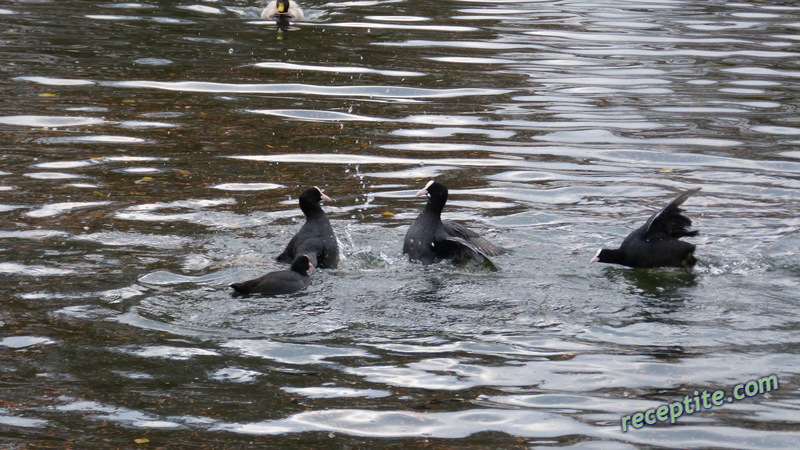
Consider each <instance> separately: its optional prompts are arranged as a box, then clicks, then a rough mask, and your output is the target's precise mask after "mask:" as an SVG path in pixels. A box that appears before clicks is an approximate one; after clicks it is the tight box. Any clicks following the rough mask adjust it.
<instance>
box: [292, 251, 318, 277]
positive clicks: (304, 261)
mask: <svg viewBox="0 0 800 450" xmlns="http://www.w3.org/2000/svg"><path fill="white" fill-rule="evenodd" d="M313 269H314V266H313V265H312V264H311V260H310V259H308V256H306V255H300V256H298V257H297V258H295V259H294V261H292V267H291V270H292V272H297V273H299V274H300V275H308V272H311V271H312V270H313Z"/></svg>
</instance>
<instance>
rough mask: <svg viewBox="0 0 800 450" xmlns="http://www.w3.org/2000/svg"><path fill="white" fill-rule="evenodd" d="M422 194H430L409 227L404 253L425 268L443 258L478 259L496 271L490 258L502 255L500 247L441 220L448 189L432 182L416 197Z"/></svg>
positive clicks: (460, 226)
mask: <svg viewBox="0 0 800 450" xmlns="http://www.w3.org/2000/svg"><path fill="white" fill-rule="evenodd" d="M423 195H428V204H427V205H425V209H424V210H423V211H422V213H421V214H420V215H419V216H418V217H417V218H416V219H414V222H412V223H411V226H410V227H409V228H408V232H406V238H405V241H404V242H403V254H407V255H408V257H409V258H410V259H411V260H412V261H419V262H421V263H422V264H425V265H428V264H431V263H435V262H439V261H441V260H443V259H453V260H455V261H457V262H459V261H465V260H475V261H477V262H480V263H484V264H487V265H489V266H491V267H492V268H493V269H497V267H496V266H495V265H494V263H493V262H492V260H491V259H489V256H494V255H499V254H500V253H501V250H500V248H498V247H496V246H495V245H493V244H492V243H491V242H489V241H487V240H486V239H484V238H482V237H480V236H479V235H478V233H476V232H474V231H472V230H470V229H468V228H467V227H465V226H463V225H461V224H458V223H455V222H451V221H449V220H447V221H442V209H444V205H445V203H447V187H445V185H443V184H441V183H437V182H436V181H433V180H431V181H430V182H428V184H427V185H425V187H424V188H423V189H422V190H420V191H419V192H417V195H416V197H422V196H423Z"/></svg>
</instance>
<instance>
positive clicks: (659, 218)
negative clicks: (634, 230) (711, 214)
mask: <svg viewBox="0 0 800 450" xmlns="http://www.w3.org/2000/svg"><path fill="white" fill-rule="evenodd" d="M699 190H700V189H699V188H698V189H692V190H689V191H686V192H684V193H683V194H681V195H679V196H678V197H677V198H676V199H675V200H673V201H671V202H670V203H669V204H668V205H667V206H665V207H664V208H662V209H661V211H658V212H657V213H655V214H653V215H652V216H650V218H649V219H647V222H646V223H645V224H644V226H643V227H642V230H643V234H644V236H645V237H646V238H649V237H671V238H680V237H683V236H695V235H697V231H690V230H689V227H691V226H692V220H691V219H689V218H688V217H686V216H684V215H683V214H681V213H682V212H683V210H682V209H681V208H680V207H681V205H682V204H683V202H685V201H686V199H687V198H689V197H690V196H692V195H693V194H695V193H696V192H697V191H699Z"/></svg>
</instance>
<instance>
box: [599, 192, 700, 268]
mask: <svg viewBox="0 0 800 450" xmlns="http://www.w3.org/2000/svg"><path fill="white" fill-rule="evenodd" d="M699 190H700V189H692V190H690V191H686V192H684V193H683V194H681V195H679V196H678V198H676V199H675V200H673V201H672V202H670V204H669V205H667V206H665V207H664V209H662V210H661V211H658V212H657V213H655V214H653V215H652V216H650V218H649V219H647V222H646V223H645V224H644V225H642V226H641V227H640V228H638V229H637V230H635V231H634V232H632V233H631V234H629V235H628V237H626V238H625V240H624V241H622V245H620V246H619V248H618V249H614V250H609V249H600V250H599V251H598V252H597V255H596V256H595V257H594V258H593V259H592V261H591V262H602V263H612V264H622V265H623V266H629V267H642V268H646V267H683V268H686V269H690V268H691V267H693V266H694V265H695V263H697V260H696V259H695V257H694V249H695V245H694V244H690V243H688V242H684V241H681V240H680V238H682V237H684V236H696V235H697V231H692V230H690V229H689V227H691V226H692V221H691V220H690V219H689V218H688V217H686V216H684V215H683V214H682V213H683V210H682V209H681V208H680V206H681V205H682V204H683V202H685V201H686V199H687V198H689V197H690V196H691V195H692V194H694V193H696V192H697V191H699Z"/></svg>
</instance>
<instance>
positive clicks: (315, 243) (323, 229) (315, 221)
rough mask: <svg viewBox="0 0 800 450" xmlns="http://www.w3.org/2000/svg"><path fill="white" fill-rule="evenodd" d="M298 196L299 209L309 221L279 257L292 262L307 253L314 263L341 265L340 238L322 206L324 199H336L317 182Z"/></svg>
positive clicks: (322, 267)
mask: <svg viewBox="0 0 800 450" xmlns="http://www.w3.org/2000/svg"><path fill="white" fill-rule="evenodd" d="M298 200H299V203H300V210H301V211H302V212H303V214H304V215H305V217H306V223H304V224H303V226H302V227H300V230H299V231H298V232H297V233H296V234H295V235H294V236H293V237H292V239H291V240H290V241H289V243H288V244H287V245H286V248H285V249H284V250H283V252H282V253H281V254H280V255H278V257H277V258H276V260H277V261H278V262H284V263H291V262H293V261H294V259H295V258H297V256H299V255H307V256H308V258H309V259H310V260H311V264H312V265H313V266H314V267H317V268H320V269H335V268H336V267H337V266H338V265H339V242H338V241H337V240H336V234H335V233H334V232H333V227H332V226H331V222H330V220H328V216H326V215H325V212H324V211H323V210H322V207H321V206H320V202H321V201H323V200H325V201H329V202H330V201H333V200H331V198H330V197H328V196H327V195H325V194H324V193H323V192H322V190H321V189H320V188H318V187H317V186H314V187H312V188H308V189H306V190H305V191H303V193H302V194H300V198H299V199H298Z"/></svg>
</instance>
